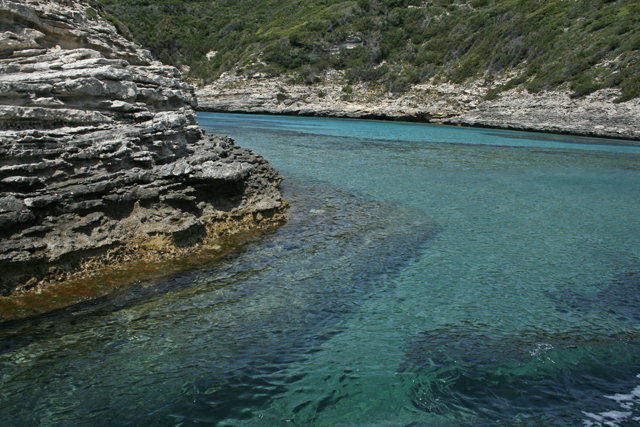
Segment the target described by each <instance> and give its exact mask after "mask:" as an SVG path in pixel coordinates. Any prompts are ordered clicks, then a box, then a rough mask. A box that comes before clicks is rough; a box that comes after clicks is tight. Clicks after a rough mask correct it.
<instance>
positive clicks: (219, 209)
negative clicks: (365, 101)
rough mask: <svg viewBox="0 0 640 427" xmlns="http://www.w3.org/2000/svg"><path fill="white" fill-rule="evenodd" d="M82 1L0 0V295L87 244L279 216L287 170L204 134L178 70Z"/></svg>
mask: <svg viewBox="0 0 640 427" xmlns="http://www.w3.org/2000/svg"><path fill="white" fill-rule="evenodd" d="M87 9H88V6H87V5H86V4H82V3H78V2H76V1H62V0H59V1H34V0H31V1H24V0H19V1H14V0H0V26H1V27H2V28H0V30H1V32H0V271H2V273H3V274H2V275H1V277H0V293H2V294H5V295H6V294H9V293H12V292H14V291H16V290H20V289H23V288H24V287H25V286H27V287H28V286H34V285H37V284H42V283H44V282H42V281H43V280H44V281H45V282H46V280H48V278H50V277H51V276H52V275H54V276H55V277H57V278H60V277H62V278H64V275H62V276H61V275H60V272H61V271H63V272H72V271H73V270H74V268H77V267H78V265H79V263H81V262H83V261H86V260H87V259H88V258H91V257H94V258H95V257H102V259H104V260H106V261H105V263H107V261H108V259H109V258H110V255H109V254H112V253H114V251H117V250H118V248H120V247H122V246H123V245H127V244H128V243H129V242H132V241H136V242H143V241H145V239H150V238H153V239H156V240H157V238H158V236H161V237H163V239H161V240H162V241H163V245H165V246H166V244H167V240H169V243H170V245H172V246H173V247H177V248H180V247H193V245H197V244H202V242H203V241H205V240H206V239H208V238H215V237H217V236H219V235H221V234H224V233H229V232H233V231H237V230H239V229H246V228H251V227H270V226H273V225H276V224H280V223H281V222H282V221H284V220H285V217H284V211H285V210H286V207H287V203H286V202H285V201H283V200H282V198H281V194H280V192H279V190H278V188H277V187H278V185H279V184H280V182H281V181H282V179H283V178H282V176H280V174H279V173H278V172H277V171H276V170H274V169H273V168H272V167H271V166H269V164H268V163H267V162H266V161H265V160H264V159H263V158H262V157H261V156H259V155H256V154H254V153H252V152H251V151H250V150H246V149H241V148H239V147H236V146H235V145H234V143H233V141H232V140H231V139H230V138H227V137H223V136H208V135H205V134H204V132H203V131H202V130H201V129H200V128H199V127H198V125H197V123H196V120H195V113H194V110H193V108H194V107H195V106H196V105H197V103H196V98H195V96H194V91H193V88H192V87H191V86H189V85H187V84H185V83H183V82H181V80H180V73H179V72H178V70H177V69H175V68H173V67H168V66H164V65H162V64H161V63H158V62H153V61H152V59H151V56H150V54H149V52H147V51H145V50H142V49H140V48H139V47H138V46H137V45H135V44H134V43H132V42H130V41H128V40H126V39H125V38H123V37H122V36H120V35H119V34H118V33H117V30H116V28H115V27H114V26H113V25H111V24H110V23H108V22H106V21H104V20H102V19H100V18H98V17H94V18H93V19H90V18H88V17H87V15H86V13H85V12H86V11H87ZM94 15H95V14H94ZM143 246H144V247H146V248H150V246H149V245H146V246H145V245H138V247H143ZM165 249H166V248H164V249H163V248H160V249H158V250H160V251H162V250H165ZM151 250H153V248H152V249H151ZM98 264H99V263H98Z"/></svg>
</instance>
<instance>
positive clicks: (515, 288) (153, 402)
mask: <svg viewBox="0 0 640 427" xmlns="http://www.w3.org/2000/svg"><path fill="white" fill-rule="evenodd" d="M198 120H199V122H200V124H201V126H202V127H203V128H205V129H206V130H207V131H208V132H210V133H221V134H227V135H230V136H232V137H233V138H235V139H236V141H237V144H238V145H240V146H242V147H246V148H251V149H252V150H254V151H256V152H258V153H261V154H263V155H264V156H265V157H266V158H267V159H269V161H270V162H271V164H272V165H274V166H275V167H276V168H278V169H279V170H280V171H281V172H282V173H283V175H285V176H286V181H285V183H284V184H283V192H284V195H285V198H286V199H287V200H288V201H289V202H291V204H292V208H291V210H290V213H289V214H290V217H291V220H290V222H289V223H288V224H287V225H285V226H283V227H282V228H280V229H278V230H276V231H274V232H271V233H268V234H266V235H264V236H260V237H255V238H253V239H252V241H250V242H247V243H246V244H244V245H241V246H239V247H238V248H237V250H236V251H235V252H234V253H233V254H232V255H230V256H227V257H226V258H224V259H222V260H216V261H212V262H211V264H210V265H208V266H204V267H202V268H200V269H198V270H196V271H190V272H187V273H181V274H178V275H174V276H172V277H169V278H166V279H161V280H160V279H158V280H148V281H144V282H142V283H141V284H140V285H139V286H137V287H134V288H128V289H123V290H120V291H118V292H116V293H114V294H113V295H110V296H109V297H105V298H102V299H99V300H96V301H93V302H90V303H83V304H78V305H76V306H73V307H69V308H67V309H64V310H59V311H57V312H54V313H50V314H48V315H44V316H40V317H37V318H33V319H29V320H28V321H14V322H11V323H6V324H3V325H0V339H1V341H0V414H1V418H2V419H3V423H2V424H3V425H9V426H28V425H38V426H54V425H55V426H58V425H63V426H66V425H74V426H75V425H87V426H112V425H133V426H191V425H216V426H541V425H544V426H573V425H575V426H611V425H615V426H633V425H640V293H639V292H638V290H639V288H640V221H638V220H639V218H640V163H639V161H638V160H639V159H640V147H639V146H635V145H633V144H629V143H625V142H622V141H611V140H609V141H602V140H594V139H586V138H576V137H568V136H559V135H540V134H528V133H520V132H503V131H496V130H486V129H465V128H454V127H443V126H431V125H421V124H406V123H391V122H374V121H353V120H338V119H316V118H296V117H277V116H246V115H222V114H204V113H203V114H199V116H198Z"/></svg>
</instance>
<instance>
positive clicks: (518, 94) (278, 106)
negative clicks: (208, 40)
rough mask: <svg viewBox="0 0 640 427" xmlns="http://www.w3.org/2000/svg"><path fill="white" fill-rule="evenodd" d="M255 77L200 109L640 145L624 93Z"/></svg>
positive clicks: (205, 99) (236, 79)
mask: <svg viewBox="0 0 640 427" xmlns="http://www.w3.org/2000/svg"><path fill="white" fill-rule="evenodd" d="M255 77H256V76H253V78H249V77H247V76H244V75H236V74H235V73H226V74H224V75H222V76H221V78H220V79H218V80H217V81H216V82H214V83H213V84H211V85H208V86H205V87H203V88H201V89H199V90H198V91H197V92H196V94H197V96H198V99H199V104H200V105H199V108H200V109H202V110H205V111H228V112H247V113H268V114H293V115H306V116H331V117H351V118H370V119H385V120H409V121H422V122H430V123H443V124H452V125H465V126H485V127H494V128H502V129H516V130H528V131H538V132H555V133H570V134H576V135H585V136H594V137H607V138H624V139H632V140H640V121H639V120H638V118H639V117H640V100H639V99H633V100H631V101H627V102H624V103H620V104H616V103H614V102H613V100H614V99H616V98H617V97H618V96H619V95H620V92H619V91H618V90H616V89H604V90H601V91H598V92H596V93H593V94H591V95H589V96H587V97H584V98H571V97H570V95H569V93H568V92H566V91H554V92H543V93H540V94H531V93H529V92H527V91H526V90H523V89H518V88H516V89H512V90H510V91H507V92H503V93H501V94H499V95H498V96H497V98H495V99H492V100H486V99H485V95H486V94H487V92H488V91H489V90H490V89H493V88H495V87H497V86H498V85H499V84H504V83H505V82H506V81H508V80H509V78H511V77H513V76H511V75H506V76H502V77H501V78H496V79H493V80H492V81H485V80H476V81H470V82H467V83H465V84H452V83H445V82H438V81H436V80H432V81H431V82H429V83H426V84H419V85H415V86H413V87H412V88H411V89H410V90H409V91H407V92H406V93H404V94H402V95H394V94H391V93H388V92H385V91H384V89H383V88H382V87H376V86H370V85H366V84H357V85H348V84H347V80H346V79H345V78H344V76H343V75H342V74H341V73H340V72H338V71H330V72H327V73H326V74H325V75H324V76H322V79H321V82H319V83H316V84H314V85H311V86H307V85H296V84H291V83H290V82H289V81H288V79H286V78H284V77H276V78H265V77H262V76H257V78H255Z"/></svg>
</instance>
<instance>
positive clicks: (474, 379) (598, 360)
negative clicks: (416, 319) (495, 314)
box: [400, 272, 640, 427]
mask: <svg viewBox="0 0 640 427" xmlns="http://www.w3.org/2000/svg"><path fill="white" fill-rule="evenodd" d="M639 286H640V275H639V274H638V273H637V272H631V273H624V274H620V275H619V276H618V277H617V278H616V279H615V280H613V281H611V282H610V283H607V284H605V285H603V286H602V287H601V288H602V289H601V291H599V292H597V293H595V294H594V295H591V296H587V295H583V294H579V293H577V292H571V291H569V290H565V291H560V292H547V291H545V292H544V295H545V296H546V297H548V298H550V299H551V300H553V301H554V302H555V303H556V309H557V310H558V311H559V312H560V313H572V312H573V313H587V312H588V313H594V312H598V313H606V314H608V315H611V316H614V317H615V318H616V319H617V320H622V321H625V322H628V324H629V326H630V328H629V330H628V331H626V332H620V331H618V332H616V331H607V330H606V328H605V327H604V326H602V327H600V325H594V326H593V327H592V328H585V327H580V328H577V327H574V328H568V329H565V330H563V331H562V332H550V331H547V330H537V329H532V328H528V329H525V330H522V331H520V332H519V333H518V335H516V336H514V335H510V334H505V335H500V334H492V333H490V332H487V331H490V330H491V328H490V327H489V325H482V324H473V323H465V324H459V325H451V326H449V327H444V328H439V329H435V330H431V331H427V332H424V333H421V334H420V335H419V336H418V337H416V338H415V339H414V340H413V342H411V343H410V344H409V345H408V346H407V350H406V354H405V358H404V362H403V364H402V365H401V367H400V372H402V373H404V374H409V376H410V377H411V378H412V380H413V381H414V382H415V385H414V386H413V387H412V403H413V406H414V407H415V408H416V409H417V410H420V411H423V412H425V413H433V414H437V415H441V416H445V417H450V418H451V420H452V422H455V423H458V424H459V425H473V426H494V425H500V426H529V425H531V426H538V425H545V426H567V425H569V426H574V425H575V426H577V425H585V426H606V425H612V426H618V427H623V426H634V425H637V423H638V422H639V421H640V411H639V410H638V408H639V407H640V406H638V405H640V375H638V374H639V373H640V369H639V366H640V331H637V330H636V327H637V326H638V324H639V321H640V297H638V288H639ZM558 329H562V328H561V327H560V325H559V328H558ZM584 402H589V403H588V406H585V405H584Z"/></svg>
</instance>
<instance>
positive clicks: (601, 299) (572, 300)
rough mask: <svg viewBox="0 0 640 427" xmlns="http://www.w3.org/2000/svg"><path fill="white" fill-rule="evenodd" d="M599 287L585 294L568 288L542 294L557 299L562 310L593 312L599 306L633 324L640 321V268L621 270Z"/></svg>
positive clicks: (561, 311)
mask: <svg viewBox="0 0 640 427" xmlns="http://www.w3.org/2000/svg"><path fill="white" fill-rule="evenodd" d="M598 287H599V288H600V290H599V291H598V292H596V293H595V294H592V295H586V294H583V293H580V292H576V291H575V290H573V289H570V288H567V289H563V290H560V291H544V292H543V295H545V296H546V297H547V298H549V299H551V300H552V301H553V302H554V303H555V307H556V310H557V311H558V312H560V313H569V312H590V311H594V310H598V311H601V312H604V313H607V314H608V315H610V316H612V317H613V318H615V319H616V320H619V321H622V322H627V323H630V324H633V325H638V324H640V272H639V271H633V272H627V273H621V274H619V275H618V277H616V278H615V279H614V280H612V281H611V282H610V283H605V284H602V285H600V286H598Z"/></svg>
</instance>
